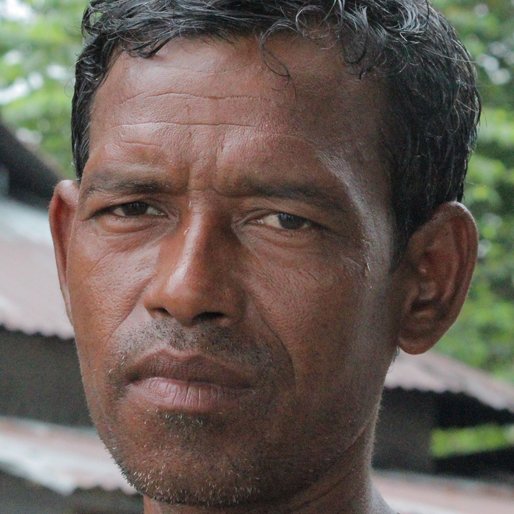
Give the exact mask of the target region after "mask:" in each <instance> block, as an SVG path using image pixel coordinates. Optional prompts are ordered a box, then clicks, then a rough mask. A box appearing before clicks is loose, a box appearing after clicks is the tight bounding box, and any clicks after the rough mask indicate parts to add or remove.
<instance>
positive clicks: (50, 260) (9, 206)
mask: <svg viewBox="0 0 514 514" xmlns="http://www.w3.org/2000/svg"><path fill="white" fill-rule="evenodd" d="M0 325H3V326H5V327H6V328H7V329H8V330H15V331H20V332H24V333H26V334H35V333H40V334H43V335H45V336H58V337H60V338H62V339H69V338H72V337H73V330H72V328H71V325H70V323H69V321H68V318H67V316H66V311H65V308H64V302H63V300H62V297H61V292H60V290H59V282H58V279H57V272H56V268H55V259H54V252H53V247H52V240H51V237H50V229H49V225H48V215H47V213H46V212H45V211H43V210H41V209H35V208H32V207H28V206H25V205H23V204H21V203H19V202H15V201H12V200H8V199H1V200H0Z"/></svg>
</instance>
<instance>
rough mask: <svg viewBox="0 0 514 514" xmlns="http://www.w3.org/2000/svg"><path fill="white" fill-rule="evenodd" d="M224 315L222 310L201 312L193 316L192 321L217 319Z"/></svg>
mask: <svg viewBox="0 0 514 514" xmlns="http://www.w3.org/2000/svg"><path fill="white" fill-rule="evenodd" d="M224 317H225V315H224V314H223V313H222V312H202V313H201V314H198V316H195V318H194V320H193V323H194V324H196V323H202V322H213V321H219V320H221V319H223V318H224Z"/></svg>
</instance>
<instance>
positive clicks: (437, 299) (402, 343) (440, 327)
mask: <svg viewBox="0 0 514 514" xmlns="http://www.w3.org/2000/svg"><path fill="white" fill-rule="evenodd" d="M477 246H478V245H477V229H476V225H475V222H474V220H473V217H472V216H471V214H470V213H469V211H468V210H467V209H466V208H465V207H464V206H463V205H461V204H459V203H457V202H449V203H445V204H442V205H441V206H440V207H439V208H438V209H437V210H436V212H435V213H434V215H433V216H432V218H431V219H430V220H429V221H428V222H427V223H425V224H424V225H423V226H421V227H420V228H419V229H418V230H417V231H416V232H415V233H414V234H413V235H412V237H411V238H410V240H409V243H408V246H407V249H406V251H405V254H404V256H403V259H402V262H401V264H400V267H399V269H398V271H397V272H398V273H399V274H401V280H402V282H403V287H404V288H403V292H404V301H403V309H402V319H401V325H400V331H399V340H398V346H399V347H400V348H401V349H402V350H404V351H405V352H407V353H411V354H418V353H423V352H426V351H427V350H429V349H430V348H431V347H432V346H433V345H434V344H435V343H436V342H437V341H438V340H439V339H440V338H441V336H442V335H443V334H444V333H445V332H446V331H447V330H448V329H449V328H450V326H451V325H452V324H453V322H454V321H455V319H456V318H457V316H458V314H459V312H460V310H461V307H462V305H463V303H464V300H465V298H466V294H467V291H468V288H469V284H470V281H471V276H472V274H473V269H474V267H475V262H476V255H477Z"/></svg>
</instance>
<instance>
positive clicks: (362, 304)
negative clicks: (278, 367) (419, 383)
mask: <svg viewBox="0 0 514 514" xmlns="http://www.w3.org/2000/svg"><path fill="white" fill-rule="evenodd" d="M362 262H363V263H365V262H366V261H365V260H363V261H362ZM377 268H380V266H378V265H377ZM371 269H373V267H372V266H371ZM378 275H380V276H378ZM381 275H382V274H381V273H380V272H379V271H377V273H376V275H375V276H373V273H372V271H369V270H368V267H367V266H366V265H365V264H361V263H359V262H356V261H354V260H352V259H344V258H343V259H340V260H339V261H338V262H337V263H336V262H331V261H330V260H329V259H324V260H323V262H313V261H310V263H304V264H303V265H302V266H297V267H295V268H282V269H266V270H262V272H261V273H260V274H259V275H258V277H256V278H257V279H258V280H256V281H255V284H254V285H253V286H252V288H253V290H252V297H253V299H254V301H255V302H256V309H257V310H258V311H259V314H260V316H261V317H262V319H263V320H264V322H265V324H266V325H267V326H269V327H271V328H272V330H273V331H274V333H275V335H276V336H277V338H278V339H279V340H280V342H281V344H282V345H283V351H284V352H286V353H287V355H288V358H289V361H290V363H291V366H292V368H293V373H292V375H293V376H294V380H295V394H296V395H297V396H298V398H302V399H304V400H301V401H308V402H309V404H310V405H311V406H312V410H315V409H316V407H317V406H319V405H324V406H328V408H331V407H334V406H335V404H338V405H346V406H347V407H348V410H347V412H348V411H350V410H351V409H353V408H354V405H355V399H356V398H358V397H359V396H360V399H359V401H362V403H363V404H364V403H366V401H367V400H365V399H364V395H363V393H362V391H363V390H364V391H369V398H370V399H371V398H373V399H376V396H377V394H379V391H380V388H381V383H382V380H383V374H384V373H385V370H386V369H387V363H388V358H389V357H388V352H387V351H386V349H385V345H382V341H381V340H380V339H379V338H378V337H377V331H379V330H386V329H385V326H386V324H387V320H386V319H385V318H387V315H386V314H385V313H384V314H383V315H381V314H379V313H380V312H384V309H381V306H383V302H384V301H385V297H386V296H387V295H386V293H385V291H383V290H382V291H380V290H379V287H382V288H383V284H384V277H383V276H381ZM379 284H381V285H380V286H379ZM371 371H373V372H371ZM370 401H371V400H370ZM338 408H339V409H341V407H338ZM308 409H309V408H308ZM343 415H344V413H343Z"/></svg>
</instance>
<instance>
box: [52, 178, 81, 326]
mask: <svg viewBox="0 0 514 514" xmlns="http://www.w3.org/2000/svg"><path fill="white" fill-rule="evenodd" d="M78 196H79V186H78V183H77V182H76V181H73V180H63V181H62V182H60V183H59V184H58V185H57V187H56V188H55V190H54V195H53V197H52V201H51V202H50V209H49V215H50V229H51V230H52V238H53V241H54V250H55V260H56V263H57V272H58V275H59V283H60V285H61V291H62V295H63V297H64V303H65V305H66V312H67V313H68V318H70V321H72V320H71V314H70V298H69V293H68V281H67V267H68V248H69V243H70V239H71V233H72V228H73V221H74V219H75V213H76V211H77V204H78ZM72 323H73V322H72Z"/></svg>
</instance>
